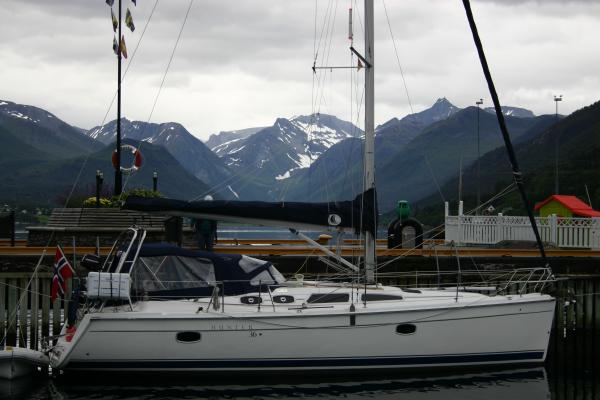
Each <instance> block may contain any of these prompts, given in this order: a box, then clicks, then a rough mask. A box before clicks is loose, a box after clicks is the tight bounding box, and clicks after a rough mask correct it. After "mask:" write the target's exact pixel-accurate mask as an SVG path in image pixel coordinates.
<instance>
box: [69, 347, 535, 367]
mask: <svg viewBox="0 0 600 400" xmlns="http://www.w3.org/2000/svg"><path fill="white" fill-rule="evenodd" d="M543 359H544V352H543V351H527V352H519V353H484V354H466V355H436V356H421V357H364V358H309V359H251V360H240V359H235V360H149V361H89V362H88V361H73V362H71V363H69V365H68V366H67V368H66V369H138V370H144V369H165V370H168V369H201V368H206V369H218V368H231V369H261V368H310V367H339V368H343V367H379V366H381V367H394V366H398V367H408V366H428V365H441V364H442V365H443V364H463V365H469V364H479V363H489V362H520V361H521V362H524V361H539V362H541V361H543Z"/></svg>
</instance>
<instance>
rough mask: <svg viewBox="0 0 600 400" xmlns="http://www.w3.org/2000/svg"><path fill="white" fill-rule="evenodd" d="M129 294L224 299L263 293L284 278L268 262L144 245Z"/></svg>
mask: <svg viewBox="0 0 600 400" xmlns="http://www.w3.org/2000/svg"><path fill="white" fill-rule="evenodd" d="M131 275H132V291H133V292H134V293H135V294H136V295H137V296H145V295H147V296H150V297H153V298H183V297H202V296H210V295H212V294H213V290H214V287H215V286H218V287H219V290H220V291H219V294H224V295H226V296H232V295H239V294H243V293H250V292H257V291H259V286H261V288H260V290H262V291H266V290H267V286H271V287H272V286H273V285H279V284H281V283H283V282H285V278H284V277H283V275H281V273H279V271H277V269H276V268H275V267H274V266H273V264H271V263H270V262H267V261H263V260H259V259H256V258H252V257H247V256H243V255H239V254H217V253H212V252H206V251H194V250H188V249H183V248H181V247H177V246H174V245H171V244H166V243H151V244H144V245H143V246H142V248H141V250H140V254H139V257H138V259H137V261H136V264H135V266H134V268H133V271H132V274H131Z"/></svg>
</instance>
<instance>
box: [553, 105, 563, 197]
mask: <svg viewBox="0 0 600 400" xmlns="http://www.w3.org/2000/svg"><path fill="white" fill-rule="evenodd" d="M562 97H563V96H562V94H559V95H558V96H557V95H554V104H555V111H554V115H555V117H556V122H557V123H558V102H559V101H562ZM558 193H559V192H558V130H557V131H556V134H555V135H554V194H558Z"/></svg>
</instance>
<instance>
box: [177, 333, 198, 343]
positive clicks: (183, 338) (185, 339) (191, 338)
mask: <svg viewBox="0 0 600 400" xmlns="http://www.w3.org/2000/svg"><path fill="white" fill-rule="evenodd" d="M201 338H202V335H200V332H193V331H185V332H177V335H175V339H176V340H177V341H178V342H179V343H195V342H199V341H200V339H201Z"/></svg>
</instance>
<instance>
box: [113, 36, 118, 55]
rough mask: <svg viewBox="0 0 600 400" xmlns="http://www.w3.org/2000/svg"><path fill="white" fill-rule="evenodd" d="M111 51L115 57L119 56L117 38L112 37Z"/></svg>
mask: <svg viewBox="0 0 600 400" xmlns="http://www.w3.org/2000/svg"><path fill="white" fill-rule="evenodd" d="M113 51H114V52H115V54H116V55H119V44H118V43H117V37H116V36H113Z"/></svg>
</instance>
